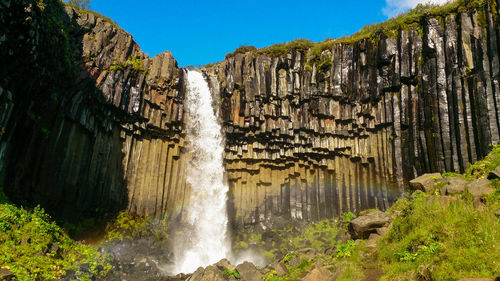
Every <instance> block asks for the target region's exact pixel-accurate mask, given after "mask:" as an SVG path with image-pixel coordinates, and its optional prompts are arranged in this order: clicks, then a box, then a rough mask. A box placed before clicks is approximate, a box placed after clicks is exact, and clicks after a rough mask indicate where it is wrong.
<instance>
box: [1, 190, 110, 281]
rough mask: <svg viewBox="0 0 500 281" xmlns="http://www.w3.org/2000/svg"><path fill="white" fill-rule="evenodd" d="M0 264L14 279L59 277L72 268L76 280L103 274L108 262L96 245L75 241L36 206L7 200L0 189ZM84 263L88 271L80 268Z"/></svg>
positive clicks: (54, 278) (107, 268)
mask: <svg viewBox="0 0 500 281" xmlns="http://www.w3.org/2000/svg"><path fill="white" fill-rule="evenodd" d="M0 200H1V201H0V230H1V231H0V268H6V269H9V270H10V271H11V272H12V273H13V274H14V275H15V279H14V280H34V279H36V280H59V279H61V277H63V276H64V275H65V274H66V272H67V271H74V272H76V275H77V276H78V280H90V279H89V278H90V276H99V275H100V276H102V275H105V274H106V273H107V272H108V271H109V270H110V269H111V266H110V265H109V264H108V263H107V261H106V257H104V256H102V255H101V254H99V253H98V252H97V250H96V249H94V248H92V247H90V246H86V245H83V244H81V243H79V242H76V241H74V240H72V239H70V238H69V237H68V235H67V234H66V233H65V232H64V231H63V230H62V229H61V228H60V227H59V226H58V225H56V223H54V222H52V221H51V219H50V217H49V216H48V215H47V214H46V213H45V212H44V210H43V209H41V208H40V207H36V208H34V209H33V210H30V211H28V210H26V209H24V208H22V207H18V206H15V205H13V204H10V203H9V202H7V197H6V196H5V195H4V194H3V192H2V191H1V189H0ZM81 264H88V269H89V270H88V271H86V272H84V271H80V267H79V266H80V265H81Z"/></svg>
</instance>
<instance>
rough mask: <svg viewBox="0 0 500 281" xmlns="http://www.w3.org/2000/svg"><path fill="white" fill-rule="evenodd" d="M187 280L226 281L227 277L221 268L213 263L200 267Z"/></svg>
mask: <svg viewBox="0 0 500 281" xmlns="http://www.w3.org/2000/svg"><path fill="white" fill-rule="evenodd" d="M234 280H236V278H234ZM186 281H226V279H225V278H224V275H223V274H222V271H221V270H220V269H219V268H217V267H216V266H214V265H211V266H207V267H206V268H202V267H200V268H198V269H197V270H196V271H195V272H194V273H193V275H191V276H190V277H189V278H188V279H186Z"/></svg>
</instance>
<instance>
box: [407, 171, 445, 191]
mask: <svg viewBox="0 0 500 281" xmlns="http://www.w3.org/2000/svg"><path fill="white" fill-rule="evenodd" d="M441 181H444V178H443V176H441V174H440V173H433V174H423V175H421V176H420V177H417V178H414V179H412V180H411V181H410V188H412V189H413V190H422V191H425V192H429V191H432V190H434V187H435V186H434V184H435V183H438V182H441Z"/></svg>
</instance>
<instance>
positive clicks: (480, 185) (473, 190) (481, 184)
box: [467, 179, 495, 197]
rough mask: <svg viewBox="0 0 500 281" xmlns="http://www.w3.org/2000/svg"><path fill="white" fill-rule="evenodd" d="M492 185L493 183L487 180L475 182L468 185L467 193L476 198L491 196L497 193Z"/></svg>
mask: <svg viewBox="0 0 500 281" xmlns="http://www.w3.org/2000/svg"><path fill="white" fill-rule="evenodd" d="M490 183H491V182H490V181H489V180H487V179H478V180H474V181H472V182H470V183H469V184H468V185H467V192H469V193H470V194H472V196H474V197H479V196H482V195H489V194H491V193H493V192H494V191H495V190H494V189H493V188H491V187H490Z"/></svg>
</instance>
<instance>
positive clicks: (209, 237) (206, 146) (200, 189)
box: [173, 71, 231, 273]
mask: <svg viewBox="0 0 500 281" xmlns="http://www.w3.org/2000/svg"><path fill="white" fill-rule="evenodd" d="M186 77H187V78H186V79H187V87H188V91H187V97H186V103H185V106H186V111H187V120H186V129H187V137H188V139H189V141H190V143H191V147H192V151H191V153H192V159H191V161H190V163H189V164H188V167H187V171H186V173H187V182H188V183H189V185H190V186H191V198H190V204H189V206H187V207H186V209H185V216H184V218H185V220H186V222H187V223H188V224H189V225H190V228H189V229H190V230H189V233H187V231H186V233H182V236H183V237H184V239H186V240H189V243H178V244H176V246H174V253H175V257H176V261H175V265H174V269H173V271H174V272H175V273H190V272H193V271H195V270H196V269H197V268H198V267H200V266H207V265H210V264H214V263H216V262H218V261H219V260H221V259H223V258H227V257H229V256H230V255H231V243H230V241H229V238H228V235H227V224H228V216H227V207H226V202H227V192H228V190H229V187H228V185H227V184H226V183H225V182H224V166H223V161H222V159H223V158H222V153H223V150H224V138H223V135H222V131H221V125H220V124H219V122H218V120H217V117H216V115H215V112H214V108H213V106H212V95H211V93H210V89H209V86H208V84H207V82H206V81H205V79H204V78H203V75H202V74H201V73H200V72H198V71H188V72H187V75H186Z"/></svg>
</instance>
